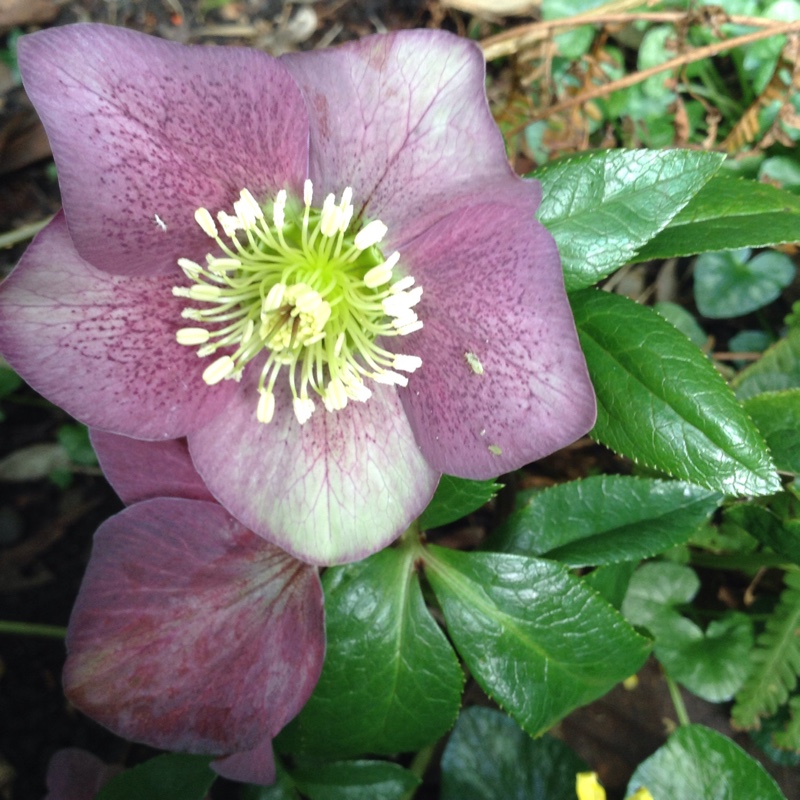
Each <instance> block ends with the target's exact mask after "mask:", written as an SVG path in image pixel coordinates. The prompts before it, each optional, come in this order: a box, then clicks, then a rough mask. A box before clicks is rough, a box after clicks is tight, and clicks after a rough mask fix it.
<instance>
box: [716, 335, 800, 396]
mask: <svg viewBox="0 0 800 800" xmlns="http://www.w3.org/2000/svg"><path fill="white" fill-rule="evenodd" d="M731 385H732V386H733V388H734V389H735V390H736V396H737V397H738V398H739V399H740V400H747V399H748V398H750V397H755V395H757V394H763V393H764V392H779V391H783V390H785V389H797V388H800V328H792V329H791V330H790V331H789V333H788V334H786V338H785V339H781V340H780V341H778V342H776V343H775V344H774V345H772V347H770V348H769V349H768V350H767V351H766V352H765V353H764V355H763V356H761V358H760V359H759V360H758V361H756V362H755V363H754V364H751V365H750V366H749V367H747V369H743V370H742V371H741V372H740V373H739V374H738V375H736V377H735V378H734V379H733V380H732V381H731Z"/></svg>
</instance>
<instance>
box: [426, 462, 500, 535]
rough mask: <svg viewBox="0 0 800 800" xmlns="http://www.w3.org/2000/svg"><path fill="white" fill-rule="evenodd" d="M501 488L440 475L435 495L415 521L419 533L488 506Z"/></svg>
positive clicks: (491, 483)
mask: <svg viewBox="0 0 800 800" xmlns="http://www.w3.org/2000/svg"><path fill="white" fill-rule="evenodd" d="M502 488H503V485H502V484H501V483H496V482H495V481H471V480H468V479H467V478H454V477H453V476H452V475H442V477H441V480H440V481H439V485H438V487H437V488H436V494H434V496H433V499H432V500H431V502H430V503H429V504H428V507H427V508H426V509H425V510H424V511H423V512H422V516H420V518H419V526H420V528H421V529H422V530H429V529H430V528H438V527H440V526H441V525H447V523H448V522H455V521H456V520H458V519H461V518H462V517H465V516H466V515H467V514H469V513H470V512H472V511H475V510H476V509H478V508H480V507H481V506H482V505H484V504H485V503H488V502H489V500H491V499H492V498H493V497H494V496H495V495H496V494H497V493H498V492H499V491H500V489H502Z"/></svg>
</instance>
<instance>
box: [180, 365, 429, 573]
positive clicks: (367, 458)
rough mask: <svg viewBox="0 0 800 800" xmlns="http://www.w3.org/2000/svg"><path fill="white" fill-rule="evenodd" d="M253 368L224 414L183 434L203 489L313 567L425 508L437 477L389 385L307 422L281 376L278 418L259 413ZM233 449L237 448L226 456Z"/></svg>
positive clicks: (363, 549)
mask: <svg viewBox="0 0 800 800" xmlns="http://www.w3.org/2000/svg"><path fill="white" fill-rule="evenodd" d="M257 374H258V373H257V371H256V370H254V371H251V373H250V376H251V379H250V380H249V381H248V376H247V375H245V380H244V381H243V382H242V384H241V393H240V394H239V395H238V396H237V397H236V398H235V399H234V401H233V402H232V403H231V404H230V406H229V407H228V408H226V409H225V412H224V413H223V414H220V415H219V416H218V417H217V418H216V419H215V420H214V421H212V422H211V423H209V424H208V425H206V426H205V427H203V428H202V429H201V430H198V431H197V432H196V433H194V434H192V436H190V437H189V451H190V452H191V454H192V459H193V460H194V463H195V466H196V467H197V470H198V472H199V473H200V475H201V476H202V477H203V480H204V481H205V483H206V485H207V486H208V488H209V489H210V490H211V491H212V492H213V494H214V495H215V496H216V498H217V499H218V500H219V501H220V503H222V504H223V505H224V506H225V507H226V508H227V509H229V510H230V512H231V513H232V514H233V515H234V516H236V517H237V519H240V520H242V522H243V523H244V524H245V525H247V526H248V527H249V528H250V529H251V530H253V531H255V532H256V533H258V534H260V535H261V536H264V537H265V538H267V539H269V540H270V541H272V542H274V543H275V544H277V545H279V546H280V547H282V548H284V549H285V550H287V551H288V552H290V553H292V554H293V555H295V556H297V557H298V558H300V559H302V560H304V561H308V562H310V563H312V564H341V563H344V562H347V561H354V560H356V559H359V558H364V557H365V556H367V555H369V554H370V553H373V552H375V551H376V550H379V549H380V548H382V547H383V546H385V545H387V544H389V542H391V541H392V540H393V539H395V538H396V537H397V536H399V535H400V534H401V533H402V532H403V531H404V530H405V529H406V528H407V527H408V525H409V524H410V523H411V522H412V521H413V520H414V519H416V517H417V516H419V514H420V513H421V512H422V510H423V509H424V508H425V506H426V505H427V503H428V501H429V500H430V498H431V496H432V495H433V491H434V489H435V487H436V483H437V481H438V478H439V474H438V473H437V472H435V471H434V470H432V469H431V468H430V466H428V464H427V463H426V462H425V459H424V458H423V456H422V453H421V452H420V450H419V448H418V446H417V444H416V442H415V441H414V437H413V435H412V433H411V429H410V428H409V425H408V421H407V420H406V416H405V413H404V411H403V408H402V406H401V405H400V401H399V400H398V398H397V395H396V392H395V391H394V389H393V388H392V387H386V386H381V385H379V384H371V385H370V388H371V389H372V390H373V396H372V397H371V398H370V399H369V400H368V401H367V402H366V403H357V402H354V401H351V402H350V403H349V404H348V406H347V408H345V409H344V410H342V411H335V412H328V411H326V410H325V408H324V406H323V405H322V402H321V401H318V402H317V410H316V411H315V412H314V414H313V415H312V417H311V419H310V420H309V421H308V422H306V424H305V425H300V424H299V423H298V422H297V420H296V419H295V416H294V412H293V411H292V405H291V394H290V393H289V390H288V387H286V386H285V385H284V384H283V383H282V382H281V381H280V380H279V383H278V387H276V392H275V396H276V406H277V407H276V412H275V418H274V419H273V420H272V422H270V423H269V424H268V425H263V424H261V423H259V422H258V421H257V420H256V416H255V414H256V402H257V399H258V395H257V392H256V388H255V385H254V380H253V376H255V377H257ZM231 453H236V454H237V455H236V457H235V458H232V457H231Z"/></svg>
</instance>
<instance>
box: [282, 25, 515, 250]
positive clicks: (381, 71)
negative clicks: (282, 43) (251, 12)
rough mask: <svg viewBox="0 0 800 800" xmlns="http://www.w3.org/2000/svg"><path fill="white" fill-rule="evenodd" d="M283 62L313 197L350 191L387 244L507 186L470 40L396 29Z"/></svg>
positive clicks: (509, 177) (481, 69)
mask: <svg viewBox="0 0 800 800" xmlns="http://www.w3.org/2000/svg"><path fill="white" fill-rule="evenodd" d="M282 59H283V61H284V63H285V64H286V65H287V66H288V67H289V69H290V71H291V72H292V74H293V75H294V77H295V78H296V79H297V82H298V83H299V85H300V87H301V89H302V90H303V93H304V95H305V97H306V103H307V106H308V113H309V115H310V118H311V162H310V173H311V178H312V180H313V181H314V182H315V185H314V189H315V192H317V191H319V193H320V194H321V195H322V196H324V193H325V192H336V193H337V195H338V193H339V192H341V191H342V189H343V188H344V187H345V186H352V187H353V190H354V198H353V199H354V203H355V204H356V207H357V208H361V207H362V206H363V205H364V204H366V206H367V208H366V214H367V216H368V217H370V218H380V219H382V220H383V221H384V222H385V223H386V224H387V225H388V226H389V232H390V243H391V244H392V246H397V243H402V242H404V241H407V240H408V239H410V238H411V237H413V236H414V235H416V234H417V233H419V232H421V231H423V230H425V228H427V227H428V226H429V225H431V224H432V223H433V222H435V221H436V220H437V219H439V218H440V217H442V216H444V214H446V213H447V212H448V211H449V210H452V209H453V208H457V207H459V205H461V204H462V202H463V198H464V197H471V198H472V199H473V202H474V200H475V197H476V196H477V195H479V194H480V193H481V192H483V191H484V189H485V187H486V186H487V184H490V183H493V182H496V181H498V180H504V181H508V182H512V183H513V182H514V181H515V178H514V176H513V174H512V171H511V169H510V167H509V165H508V162H507V160H506V153H505V147H504V145H503V139H502V136H501V135H500V132H499V130H498V129H497V126H496V125H495V123H494V121H493V119H492V116H491V114H490V113H489V107H488V104H487V101H486V94H485V90H484V77H485V64H484V59H483V56H482V54H481V51H480V49H479V48H478V47H477V45H475V44H474V43H473V42H470V41H468V40H466V39H463V38H460V37H457V36H454V35H453V34H450V33H446V32H444V31H432V30H412V31H400V32H395V33H390V34H387V35H381V36H368V37H366V38H364V39H361V40H359V41H357V42H348V43H347V44H345V45H343V46H341V47H337V48H334V49H330V50H319V51H315V52H310V53H298V54H289V55H286V56H282ZM387 241H389V240H387Z"/></svg>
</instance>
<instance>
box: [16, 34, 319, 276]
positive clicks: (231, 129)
mask: <svg viewBox="0 0 800 800" xmlns="http://www.w3.org/2000/svg"><path fill="white" fill-rule="evenodd" d="M19 63H20V70H21V72H22V76H23V81H24V84H25V89H26V91H27V92H28V95H29V96H30V98H31V100H32V101H33V104H34V105H35V107H36V110H37V111H38V113H39V115H40V116H41V118H42V121H43V123H44V126H45V130H46V131H47V135H48V138H49V139H50V144H51V146H52V148H53V156H54V158H55V161H56V165H57V166H58V174H59V183H60V185H61V192H62V197H63V202H64V210H65V213H66V216H67V221H68V223H69V229H70V234H71V235H72V238H73V241H74V242H75V246H76V248H77V250H78V252H79V253H80V254H81V256H82V257H83V258H84V259H85V260H86V261H88V262H90V263H91V264H93V265H94V266H96V267H98V268H99V269H103V270H107V271H108V272H112V273H116V274H125V275H158V274H167V273H175V272H176V269H177V268H176V266H175V264H176V261H177V259H178V258H180V257H184V258H191V259H195V260H196V259H198V258H202V256H204V254H205V253H206V252H207V251H208V249H209V248H208V239H207V238H206V237H205V235H204V234H203V232H202V231H201V230H200V229H199V228H198V226H197V225H196V224H195V222H194V212H195V210H196V209H197V208H199V207H204V208H212V209H220V208H228V207H229V206H230V205H231V204H232V203H233V201H234V200H235V199H236V198H237V196H238V193H239V191H240V190H241V189H242V188H244V187H247V188H249V189H250V190H251V191H252V192H254V193H256V194H260V193H270V194H271V193H272V192H273V191H274V190H276V189H279V188H282V187H292V188H294V189H295V190H297V191H298V192H299V191H300V190H301V188H302V184H303V180H304V178H305V177H306V169H307V162H308V123H307V114H306V110H305V106H304V103H303V100H302V98H301V96H300V92H299V91H298V88H297V86H296V85H295V83H294V81H293V80H292V78H291V76H290V75H289V73H288V72H287V70H286V68H285V67H284V66H283V65H282V64H281V63H280V62H279V61H278V60H277V59H274V58H272V57H271V56H268V55H266V54H265V53H261V52H258V51H256V50H250V49H244V48H229V47H225V48H222V47H220V48H217V47H185V46H184V45H180V44H176V43H173V42H166V41H163V40H161V39H157V38H155V37H152V36H145V35H143V34H139V33H136V32H134V31H129V30H125V29H123V28H115V27H111V26H106V25H96V24H93V25H83V24H81V25H68V26H65V27H61V28H52V29H49V30H46V31H41V32H39V33H34V34H32V35H31V36H26V37H24V38H23V39H22V40H20V43H19ZM159 220H160V221H161V223H159ZM162 224H163V225H162ZM163 226H165V227H166V230H164V227H163Z"/></svg>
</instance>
